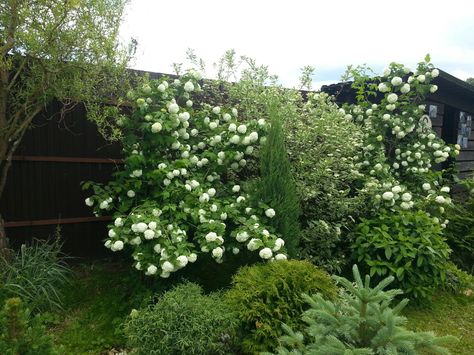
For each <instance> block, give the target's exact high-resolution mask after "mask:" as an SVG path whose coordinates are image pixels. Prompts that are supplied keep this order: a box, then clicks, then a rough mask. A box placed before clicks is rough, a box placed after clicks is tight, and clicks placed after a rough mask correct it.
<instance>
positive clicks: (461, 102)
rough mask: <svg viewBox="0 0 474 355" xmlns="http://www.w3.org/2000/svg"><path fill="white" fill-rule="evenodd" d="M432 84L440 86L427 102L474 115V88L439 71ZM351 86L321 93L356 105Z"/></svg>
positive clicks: (334, 86) (326, 87)
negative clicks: (451, 107) (437, 103)
mask: <svg viewBox="0 0 474 355" xmlns="http://www.w3.org/2000/svg"><path fill="white" fill-rule="evenodd" d="M432 83H433V84H435V85H438V91H436V92H435V93H434V94H431V93H430V94H428V96H427V101H434V102H439V103H442V104H445V105H449V106H453V107H456V108H458V109H460V110H462V111H467V112H470V113H474V86H472V85H470V84H468V83H467V82H465V81H463V80H461V79H458V78H456V77H454V76H452V75H451V74H449V73H447V72H445V71H443V70H439V76H438V77H437V78H435V79H434V80H433V82H432ZM351 84H352V82H343V83H336V84H331V85H324V86H323V87H321V91H323V92H326V93H328V94H331V95H334V96H335V97H336V100H337V101H338V102H347V103H355V102H356V98H355V91H354V90H352V88H351Z"/></svg>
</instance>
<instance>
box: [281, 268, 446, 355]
mask: <svg viewBox="0 0 474 355" xmlns="http://www.w3.org/2000/svg"><path fill="white" fill-rule="evenodd" d="M353 273H354V280H355V284H353V283H352V282H351V281H349V280H347V279H345V278H342V277H334V278H335V279H336V280H337V281H338V282H339V283H340V284H341V285H342V286H343V287H344V292H343V293H342V295H341V299H339V300H338V301H336V302H333V301H331V300H325V299H324V298H322V297H321V295H319V294H316V295H314V296H312V297H310V296H308V295H305V296H304V299H305V300H306V301H307V302H308V303H309V305H310V306H311V308H310V309H309V310H307V311H305V312H304V313H303V316H302V319H303V321H304V322H305V323H306V324H307V327H306V328H305V331H304V333H302V332H295V331H293V330H292V329H291V327H289V326H288V325H284V329H285V331H286V332H287V335H286V336H283V337H281V338H280V341H281V342H282V344H283V346H281V347H280V348H279V349H278V351H277V353H278V354H280V355H284V354H295V355H296V354H302V355H303V354H307V355H310V354H311V355H328V354H335V355H336V354H341V355H342V354H354V355H356V354H358V355H371V354H373V355H375V354H419V351H421V350H428V351H429V352H430V354H449V351H448V350H447V349H446V348H445V347H444V345H445V344H446V343H449V342H452V341H454V340H455V338H453V337H449V336H446V337H441V338H437V337H436V336H435V335H434V334H433V333H431V332H423V333H415V332H412V331H409V330H407V329H405V328H404V325H405V323H406V318H405V317H403V316H401V315H400V312H401V311H402V310H403V308H404V307H405V306H406V304H407V303H408V300H407V299H405V300H403V301H401V302H400V303H398V304H397V305H396V306H394V307H393V308H392V307H391V303H392V302H393V301H394V298H395V297H396V296H397V295H399V294H401V293H402V291H400V290H390V291H384V289H385V288H386V287H387V286H388V285H389V284H390V283H391V282H392V281H393V280H394V277H393V276H389V277H387V278H386V279H384V280H382V281H381V282H380V283H379V284H378V285H377V286H376V287H374V288H372V287H370V276H368V275H367V276H366V277H365V280H364V281H363V280H362V279H361V277H360V274H359V271H358V269H357V266H354V268H353Z"/></svg>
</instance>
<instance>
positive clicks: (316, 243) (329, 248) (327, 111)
mask: <svg viewBox="0 0 474 355" xmlns="http://www.w3.org/2000/svg"><path fill="white" fill-rule="evenodd" d="M286 131H287V142H288V148H289V151H290V153H291V158H292V170H293V174H294V176H295V180H296V182H297V187H298V193H299V196H300V199H301V205H302V217H301V220H302V223H303V236H302V241H301V249H302V253H303V256H304V257H305V258H307V259H309V260H311V261H313V262H314V263H316V265H320V266H323V267H324V268H325V269H327V270H328V271H340V269H341V267H342V266H344V264H345V263H346V262H347V260H348V257H349V256H350V252H348V247H349V241H348V233H349V232H350V231H351V230H352V228H353V225H354V222H355V219H356V218H357V216H359V215H361V214H363V213H364V211H366V210H367V206H366V204H365V203H364V202H365V198H364V192H363V191H361V190H360V189H357V187H361V186H360V185H361V183H362V181H363V175H361V174H360V173H359V172H358V170H357V168H356V166H355V161H354V157H355V156H356V155H357V153H358V151H359V150H360V149H361V146H362V131H361V129H360V128H359V126H358V125H357V124H355V123H353V122H351V121H350V120H348V119H347V118H346V117H345V114H344V112H342V111H341V110H340V109H339V107H338V106H337V105H336V104H335V103H334V102H333V101H332V99H331V98H330V97H329V96H328V95H327V94H324V93H320V94H310V95H309V96H308V102H307V103H306V105H305V107H304V111H303V112H302V113H301V114H300V115H298V116H297V117H293V118H291V117H290V119H288V120H287V122H286Z"/></svg>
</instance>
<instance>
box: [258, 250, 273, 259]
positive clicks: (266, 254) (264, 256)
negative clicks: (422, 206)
mask: <svg viewBox="0 0 474 355" xmlns="http://www.w3.org/2000/svg"><path fill="white" fill-rule="evenodd" d="M258 255H259V256H260V257H261V258H262V259H270V258H271V257H272V255H273V253H272V250H271V249H270V248H263V249H262V250H260V252H259V253H258Z"/></svg>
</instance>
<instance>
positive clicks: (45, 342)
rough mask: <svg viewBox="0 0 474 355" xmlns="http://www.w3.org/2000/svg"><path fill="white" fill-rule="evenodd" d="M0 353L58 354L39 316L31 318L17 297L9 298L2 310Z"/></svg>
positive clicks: (6, 354)
mask: <svg viewBox="0 0 474 355" xmlns="http://www.w3.org/2000/svg"><path fill="white" fill-rule="evenodd" d="M0 354H3V355H19V354H21V355H38V354H41V355H53V354H56V351H55V350H54V347H53V341H52V338H51V337H49V336H47V335H46V331H45V329H44V327H43V326H42V325H41V323H40V321H39V318H38V317H34V318H31V317H30V314H29V311H28V310H27V309H25V308H24V307H23V303H22V301H21V300H20V299H19V298H17V297H15V298H9V299H7V300H6V301H5V304H4V306H3V309H2V310H1V311H0Z"/></svg>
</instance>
